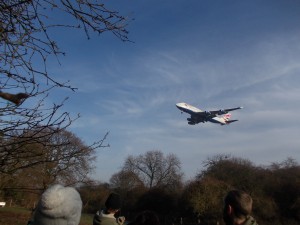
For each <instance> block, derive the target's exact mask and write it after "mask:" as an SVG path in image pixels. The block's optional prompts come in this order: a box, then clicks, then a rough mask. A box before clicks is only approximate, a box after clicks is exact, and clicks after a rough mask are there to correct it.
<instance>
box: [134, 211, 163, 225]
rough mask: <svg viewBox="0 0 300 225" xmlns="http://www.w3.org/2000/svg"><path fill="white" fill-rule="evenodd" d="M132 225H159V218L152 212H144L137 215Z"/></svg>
mask: <svg viewBox="0 0 300 225" xmlns="http://www.w3.org/2000/svg"><path fill="white" fill-rule="evenodd" d="M132 224H134V225H159V224H160V222H159V218H158V216H157V214H156V213H155V212H153V211H150V210H146V211H143V212H141V213H140V214H138V215H137V217H136V218H135V220H134V221H133V223H132Z"/></svg>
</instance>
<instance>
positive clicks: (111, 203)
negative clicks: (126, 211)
mask: <svg viewBox="0 0 300 225" xmlns="http://www.w3.org/2000/svg"><path fill="white" fill-rule="evenodd" d="M121 204H122V202H121V197H120V195H118V194H117V193H111V194H110V195H109V196H108V198H107V200H106V201H105V207H106V208H107V209H113V210H117V209H120V208H121Z"/></svg>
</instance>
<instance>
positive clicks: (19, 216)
mask: <svg viewBox="0 0 300 225" xmlns="http://www.w3.org/2000/svg"><path fill="white" fill-rule="evenodd" d="M30 218H31V210H29V209H25V208H20V207H3V208H0V224H1V225H26V224H27V222H28V220H29V219H30ZM91 224H93V216H92V215H89V214H82V215H81V220H80V225H91Z"/></svg>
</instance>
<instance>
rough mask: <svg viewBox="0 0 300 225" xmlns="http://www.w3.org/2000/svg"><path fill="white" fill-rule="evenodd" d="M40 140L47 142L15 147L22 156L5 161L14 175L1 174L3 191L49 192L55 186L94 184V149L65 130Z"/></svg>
mask: <svg viewBox="0 0 300 225" xmlns="http://www.w3.org/2000/svg"><path fill="white" fill-rule="evenodd" d="M49 132H51V131H49ZM40 134H41V133H40ZM40 140H43V142H40V143H37V142H32V143H29V142H26V144H24V145H22V146H15V147H16V148H20V149H19V151H18V152H19V156H18V157H11V158H7V157H6V158H5V160H7V161H9V163H6V167H5V168H7V169H12V170H13V172H12V171H10V172H9V173H8V171H4V172H5V173H2V174H1V173H0V185H1V187H2V189H23V191H26V190H31V191H35V190H45V189H46V188H47V187H48V186H49V185H50V184H53V183H62V184H65V185H75V184H78V183H80V184H82V183H89V182H90V178H89V174H90V173H91V172H92V171H93V169H94V168H93V164H92V162H93V161H94V159H95V149H94V148H92V147H90V146H86V145H85V144H84V143H83V142H82V141H81V140H80V139H79V138H78V137H77V136H76V135H75V134H73V133H71V132H69V131H65V130H61V131H60V132H58V133H55V134H54V135H52V136H51V138H49V136H48V135H45V136H44V137H43V138H41V139H40ZM16 167H17V169H16ZM12 178H13V180H14V182H12ZM0 190H1V188H0Z"/></svg>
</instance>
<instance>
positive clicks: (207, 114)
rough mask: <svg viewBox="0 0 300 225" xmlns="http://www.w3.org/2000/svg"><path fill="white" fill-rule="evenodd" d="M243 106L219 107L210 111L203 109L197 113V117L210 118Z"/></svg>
mask: <svg viewBox="0 0 300 225" xmlns="http://www.w3.org/2000/svg"><path fill="white" fill-rule="evenodd" d="M242 108H243V107H236V108H230V109H219V110H212V111H204V112H198V113H197V115H198V116H199V117H202V116H203V117H204V118H205V117H206V118H212V117H215V116H218V115H224V114H226V113H228V112H230V111H234V110H238V109H242Z"/></svg>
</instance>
